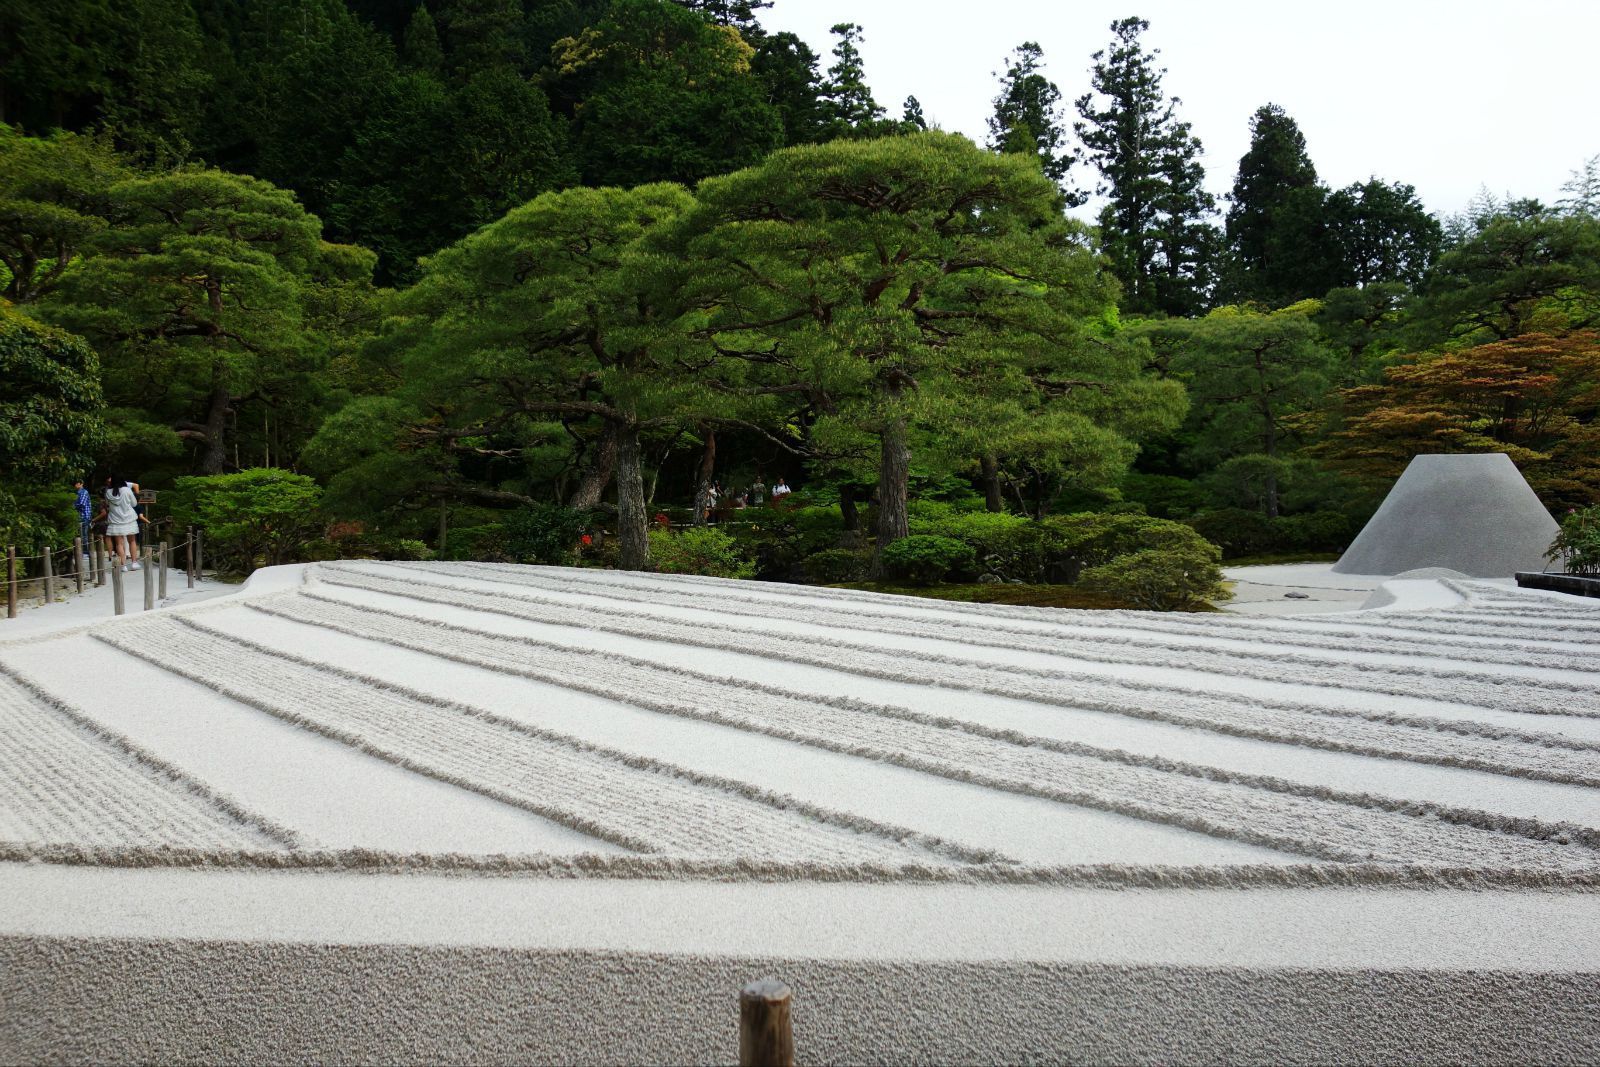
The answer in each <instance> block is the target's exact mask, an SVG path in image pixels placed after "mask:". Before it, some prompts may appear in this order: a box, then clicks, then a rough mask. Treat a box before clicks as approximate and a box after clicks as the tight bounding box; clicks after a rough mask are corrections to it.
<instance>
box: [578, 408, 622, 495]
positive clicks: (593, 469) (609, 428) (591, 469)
mask: <svg viewBox="0 0 1600 1067" xmlns="http://www.w3.org/2000/svg"><path fill="white" fill-rule="evenodd" d="M616 465H617V430H616V427H615V426H613V425H612V424H611V423H609V422H608V423H606V428H605V430H604V431H603V432H602V433H601V434H600V440H599V441H598V442H597V443H596V446H595V454H594V456H593V457H591V459H590V460H589V466H588V467H587V468H586V469H585V470H584V472H583V477H582V478H580V479H579V480H578V488H577V489H575V490H573V493H572V498H571V499H570V500H568V501H567V507H569V508H571V509H572V510H574V511H592V510H593V509H595V508H597V507H599V506H600V500H601V498H602V497H604V496H605V494H606V486H608V485H610V484H611V472H612V469H613V468H615V467H616Z"/></svg>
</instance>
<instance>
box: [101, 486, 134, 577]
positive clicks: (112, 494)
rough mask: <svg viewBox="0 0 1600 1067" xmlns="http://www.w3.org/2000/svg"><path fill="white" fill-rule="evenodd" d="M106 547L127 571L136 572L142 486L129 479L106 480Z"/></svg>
mask: <svg viewBox="0 0 1600 1067" xmlns="http://www.w3.org/2000/svg"><path fill="white" fill-rule="evenodd" d="M105 497H106V506H105V517H106V547H107V549H108V550H109V551H110V552H111V554H112V556H113V557H115V559H116V565H117V566H119V567H121V568H122V569H123V570H127V571H136V570H138V569H139V560H138V557H137V555H136V554H135V550H134V537H135V535H136V534H138V532H139V486H138V483H136V482H130V481H128V480H127V479H126V478H117V477H110V478H107V479H106V492H105Z"/></svg>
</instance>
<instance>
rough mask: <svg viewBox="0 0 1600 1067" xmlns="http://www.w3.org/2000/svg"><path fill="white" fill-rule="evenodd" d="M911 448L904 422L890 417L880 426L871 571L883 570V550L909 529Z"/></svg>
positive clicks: (874, 574) (880, 572)
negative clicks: (875, 545)
mask: <svg viewBox="0 0 1600 1067" xmlns="http://www.w3.org/2000/svg"><path fill="white" fill-rule="evenodd" d="M910 481H911V449H910V448H909V447H908V446H907V445H906V422H905V419H903V418H897V419H892V420H890V422H889V424H888V425H887V426H885V427H884V428H883V436H882V438H881V439H880V450H879V453H878V545H877V547H876V548H874V549H873V551H872V573H873V576H874V577H882V574H883V550H884V548H885V547H887V546H888V545H890V544H892V543H893V542H895V541H898V540H900V538H902V537H904V536H905V535H906V534H907V533H909V532H910V530H911V518H910V516H909V515H908V514H907V509H906V504H907V498H908V497H909V495H910Z"/></svg>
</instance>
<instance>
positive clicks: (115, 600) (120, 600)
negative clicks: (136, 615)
mask: <svg viewBox="0 0 1600 1067" xmlns="http://www.w3.org/2000/svg"><path fill="white" fill-rule="evenodd" d="M111 610H112V611H113V612H115V613H116V614H118V615H122V614H125V613H126V612H127V610H128V605H127V601H126V600H125V599H124V597H123V594H122V568H121V567H119V566H117V564H116V563H115V562H113V563H112V564H111Z"/></svg>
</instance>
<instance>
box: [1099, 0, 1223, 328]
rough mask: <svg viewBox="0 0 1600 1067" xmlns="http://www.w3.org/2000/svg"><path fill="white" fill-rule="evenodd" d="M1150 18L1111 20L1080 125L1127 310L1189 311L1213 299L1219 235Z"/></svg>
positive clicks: (1194, 143) (1195, 146) (1196, 149)
mask: <svg viewBox="0 0 1600 1067" xmlns="http://www.w3.org/2000/svg"><path fill="white" fill-rule="evenodd" d="M1149 28H1150V24H1149V23H1148V22H1146V21H1145V20H1144V19H1141V18H1126V19H1122V20H1121V21H1119V22H1114V23H1112V24H1111V32H1112V35H1113V37H1114V40H1113V42H1112V45H1111V47H1110V49H1108V50H1106V49H1103V50H1101V51H1099V52H1096V53H1095V54H1094V57H1093V58H1094V61H1095V64H1094V68H1093V71H1092V73H1091V77H1090V84H1091V85H1092V86H1093V90H1092V91H1091V92H1088V93H1085V94H1084V95H1083V96H1081V97H1079V98H1078V101H1077V108H1078V114H1079V116H1080V118H1081V121H1079V122H1077V123H1076V124H1075V126H1076V129H1077V132H1078V138H1079V139H1080V140H1081V141H1082V142H1083V145H1084V148H1085V149H1086V150H1087V152H1088V156H1089V159H1090V161H1092V162H1093V163H1094V164H1095V166H1096V167H1097V168H1098V169H1099V171H1100V177H1101V182H1100V186H1099V188H1098V190H1097V191H1098V192H1099V193H1101V194H1102V195H1105V196H1107V197H1109V199H1110V202H1109V203H1108V204H1107V205H1106V207H1105V209H1104V210H1103V211H1102V212H1101V216H1100V228H1101V240H1102V242H1103V245H1104V248H1105V252H1106V255H1107V256H1108V257H1109V258H1110V260H1111V263H1112V266H1113V268H1114V269H1115V271H1116V273H1117V277H1118V278H1119V279H1120V280H1121V282H1122V284H1123V289H1124V293H1125V299H1124V300H1123V307H1124V308H1125V309H1126V310H1129V311H1134V312H1140V313H1148V312H1163V313H1166V314H1171V315H1188V314H1193V313H1195V312H1196V311H1198V310H1200V309H1202V308H1203V307H1204V306H1205V304H1206V301H1207V299H1208V298H1209V287H1210V276H1211V271H1212V266H1213V264H1212V258H1213V256H1214V249H1215V245H1216V241H1215V239H1214V237H1213V236H1212V235H1211V231H1212V230H1214V227H1212V226H1211V225H1210V224H1209V223H1208V222H1207V221H1206V220H1207V218H1208V217H1209V216H1210V215H1211V214H1212V213H1213V211H1214V209H1215V199H1214V198H1213V197H1212V196H1211V195H1210V194H1209V193H1207V192H1205V190H1204V188H1203V186H1202V181H1203V178H1204V171H1203V170H1202V169H1201V166H1200V163H1199V156H1200V142H1199V140H1198V139H1196V138H1195V137H1194V135H1193V134H1192V133H1191V132H1190V129H1189V124H1188V123H1186V122H1180V121H1178V119H1177V105H1178V104H1179V103H1180V101H1179V100H1178V98H1177V97H1173V98H1171V99H1168V98H1167V97H1166V96H1165V94H1164V93H1163V92H1162V88H1161V79H1162V76H1163V75H1165V74H1166V70H1165V69H1164V68H1158V67H1157V66H1156V65H1155V57H1156V56H1157V55H1159V54H1160V52H1159V50H1150V51H1148V52H1147V51H1146V50H1145V48H1144V45H1143V44H1141V43H1140V41H1139V36H1140V34H1142V33H1144V31H1146V30H1148V29H1149Z"/></svg>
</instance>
